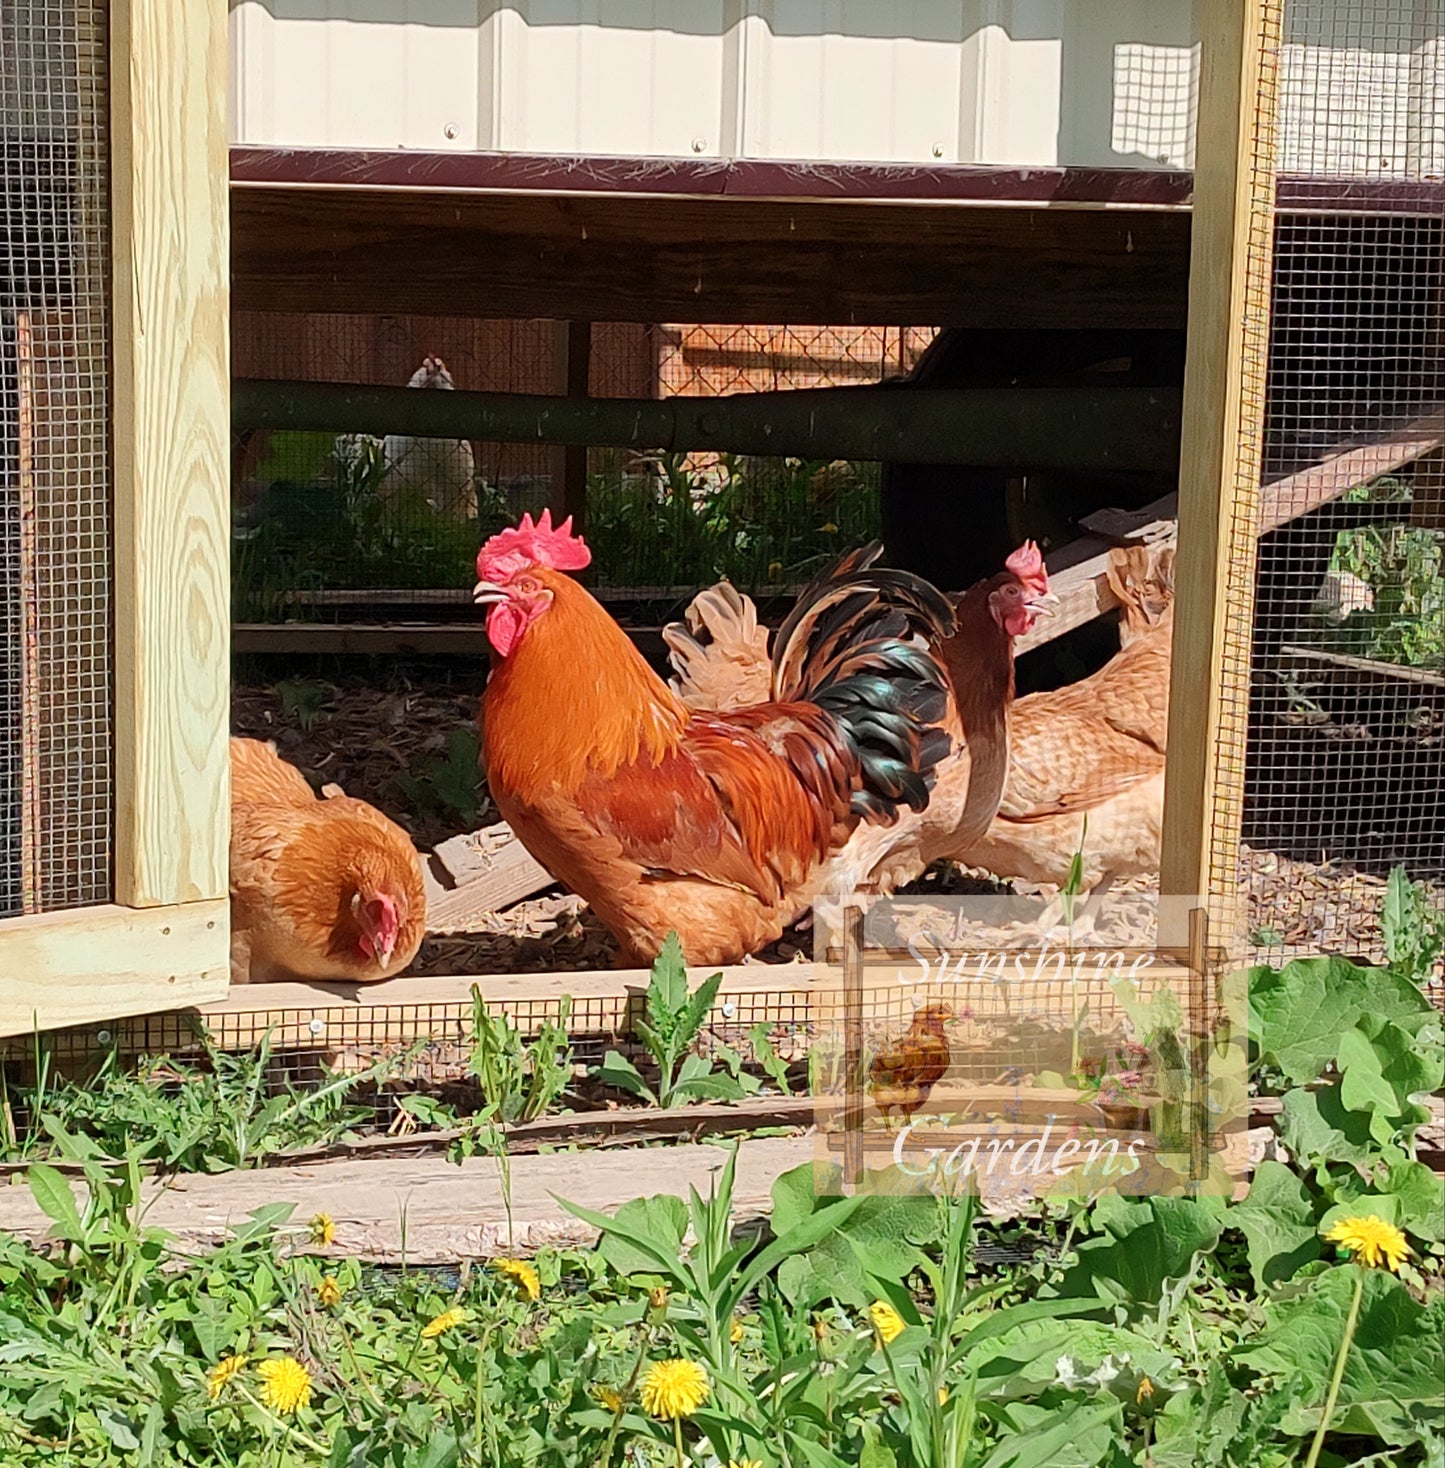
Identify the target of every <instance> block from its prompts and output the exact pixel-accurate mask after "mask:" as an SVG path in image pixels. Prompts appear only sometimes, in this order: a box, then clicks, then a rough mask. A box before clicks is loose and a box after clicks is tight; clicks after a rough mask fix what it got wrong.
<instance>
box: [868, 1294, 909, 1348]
mask: <svg viewBox="0 0 1445 1468" xmlns="http://www.w3.org/2000/svg"><path fill="white" fill-rule="evenodd" d="M868 1318H869V1320H871V1321H872V1322H873V1329H874V1331H875V1332H876V1333H877V1336H878V1339H879V1340H880V1341H881V1342H882V1343H883V1344H884V1345H885V1346H891V1345H892V1344H893V1342H894V1341H896V1340H897V1339H898V1337H899V1336H901V1335H902V1334H903V1332H904V1331H905V1330H907V1329H908V1323H907V1321H905V1320H904V1318H903V1317H902V1316H901V1315H900V1314H899V1313H898V1312H897V1311H896V1310H895V1309H894V1308H893V1306H892V1305H890V1304H889V1303H888V1302H887V1301H886V1300H874V1302H873V1303H872V1304H871V1305H870V1306H869V1307H868Z"/></svg>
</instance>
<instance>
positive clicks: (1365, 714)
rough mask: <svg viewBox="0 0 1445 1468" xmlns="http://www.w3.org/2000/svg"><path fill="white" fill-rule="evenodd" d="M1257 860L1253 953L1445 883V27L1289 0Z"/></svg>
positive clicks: (1258, 687) (1258, 629)
mask: <svg viewBox="0 0 1445 1468" xmlns="http://www.w3.org/2000/svg"><path fill="white" fill-rule="evenodd" d="M1280 72H1281V86H1280V98H1281V105H1280V114H1279V124H1278V142H1279V147H1278V156H1279V165H1278V166H1279V169H1280V173H1281V185H1280V212H1279V215H1278V220H1277V226H1276V239H1275V268H1274V290H1273V328H1272V341H1271V355H1270V364H1269V378H1268V386H1267V436H1266V442H1265V462H1264V481H1265V489H1264V495H1263V501H1264V505H1265V506H1266V509H1267V510H1268V509H1269V508H1270V507H1273V510H1274V513H1273V514H1267V515H1266V517H1265V519H1264V522H1263V524H1262V525H1261V530H1262V531H1263V534H1262V536H1261V540H1260V553H1259V568H1258V581H1257V605H1256V615H1255V623H1254V636H1253V673H1252V697H1251V718H1250V731H1249V732H1250V741H1249V756H1248V761H1247V772H1246V773H1247V800H1246V806H1245V812H1244V820H1245V831H1244V834H1245V839H1246V841H1247V842H1248V843H1249V846H1250V847H1251V848H1252V855H1251V856H1250V858H1249V868H1248V872H1247V882H1248V884H1249V886H1250V889H1251V892H1252V896H1253V903H1252V909H1253V917H1254V923H1255V934H1254V937H1255V942H1256V944H1257V945H1258V946H1259V947H1260V948H1262V949H1264V950H1270V949H1278V948H1280V947H1293V946H1297V945H1298V946H1323V947H1326V948H1334V949H1343V950H1344V951H1346V952H1359V953H1366V954H1373V955H1378V951H1379V928H1378V921H1377V919H1378V912H1379V909H1380V905H1381V901H1382V898H1383V883H1382V879H1383V876H1384V874H1385V872H1386V871H1387V870H1388V869H1389V868H1391V867H1393V866H1395V865H1397V864H1398V865H1403V866H1404V867H1405V868H1406V870H1407V871H1408V872H1409V874H1410V875H1411V876H1412V877H1415V878H1419V879H1425V880H1431V881H1438V880H1439V879H1440V878H1441V877H1445V795H1442V790H1445V579H1442V564H1441V551H1442V539H1445V534H1442V532H1445V488H1442V486H1445V459H1442V443H1445V7H1442V6H1441V5H1439V4H1438V3H1430V4H1423V5H1421V4H1413V3H1410V4H1406V3H1402V0H1388V3H1373V0H1370V3H1365V0H1343V3H1342V0H1287V3H1286V4H1285V6H1284V33H1283V44H1282V48H1281V54H1280Z"/></svg>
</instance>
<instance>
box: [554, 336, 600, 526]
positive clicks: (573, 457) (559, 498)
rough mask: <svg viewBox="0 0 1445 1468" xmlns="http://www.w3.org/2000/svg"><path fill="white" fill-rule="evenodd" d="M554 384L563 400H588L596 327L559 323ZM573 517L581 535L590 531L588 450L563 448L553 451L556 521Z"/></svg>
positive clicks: (574, 445) (575, 447)
mask: <svg viewBox="0 0 1445 1468" xmlns="http://www.w3.org/2000/svg"><path fill="white" fill-rule="evenodd" d="M552 324H553V326H554V327H555V329H556V335H555V338H554V345H553V351H552V382H553V386H554V387H555V388H556V390H557V393H558V395H559V396H560V397H564V398H585V397H587V396H588V395H589V393H588V388H589V385H590V377H591V371H592V323H591V322H590V321H555V322H553V323H552ZM569 515H570V516H571V517H572V526H573V529H574V530H577V531H579V532H581V531H583V530H585V529H586V528H587V446H586V445H585V444H561V445H559V446H558V447H556V448H554V449H553V450H552V519H553V520H554V521H557V520H565V519H566V518H567V516H569Z"/></svg>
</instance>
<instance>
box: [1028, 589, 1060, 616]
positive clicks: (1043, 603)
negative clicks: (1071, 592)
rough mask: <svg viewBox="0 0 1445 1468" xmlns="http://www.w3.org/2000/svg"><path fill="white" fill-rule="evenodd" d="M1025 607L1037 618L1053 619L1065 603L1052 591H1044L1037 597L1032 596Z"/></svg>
mask: <svg viewBox="0 0 1445 1468" xmlns="http://www.w3.org/2000/svg"><path fill="white" fill-rule="evenodd" d="M1024 605H1025V606H1026V607H1027V608H1028V609H1029V611H1031V612H1032V613H1033V614H1034V616H1036V617H1052V616H1053V615H1054V613H1055V612H1057V611H1058V609H1059V608H1060V607H1061V606H1062V605H1063V602H1062V600H1061V599H1060V598H1059V597H1057V596H1055V594H1054V593H1053V592H1052V591H1044V592H1040V593H1039V595H1037V596H1031V597H1030V598H1029V599H1028V600H1027V601H1026V602H1025V603H1024Z"/></svg>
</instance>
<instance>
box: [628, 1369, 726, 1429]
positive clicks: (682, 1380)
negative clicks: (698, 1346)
mask: <svg viewBox="0 0 1445 1468" xmlns="http://www.w3.org/2000/svg"><path fill="white" fill-rule="evenodd" d="M711 1390H712V1388H711V1386H709V1384H708V1379H707V1372H706V1371H704V1370H703V1368H702V1367H701V1366H699V1365H698V1363H697V1362H696V1361H654V1362H653V1363H652V1365H651V1366H649V1367H648V1368H647V1375H646V1376H644V1377H643V1378H642V1406H643V1410H644V1411H646V1412H650V1413H651V1414H652V1415H653V1416H654V1417H666V1418H671V1419H672V1420H674V1421H675V1420H676V1419H677V1418H679V1417H691V1416H692V1414H693V1413H694V1412H696V1411H697V1409H698V1408H699V1407H701V1406H702V1404H703V1403H704V1402H705V1401H707V1398H708V1393H709V1392H710V1391H711Z"/></svg>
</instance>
